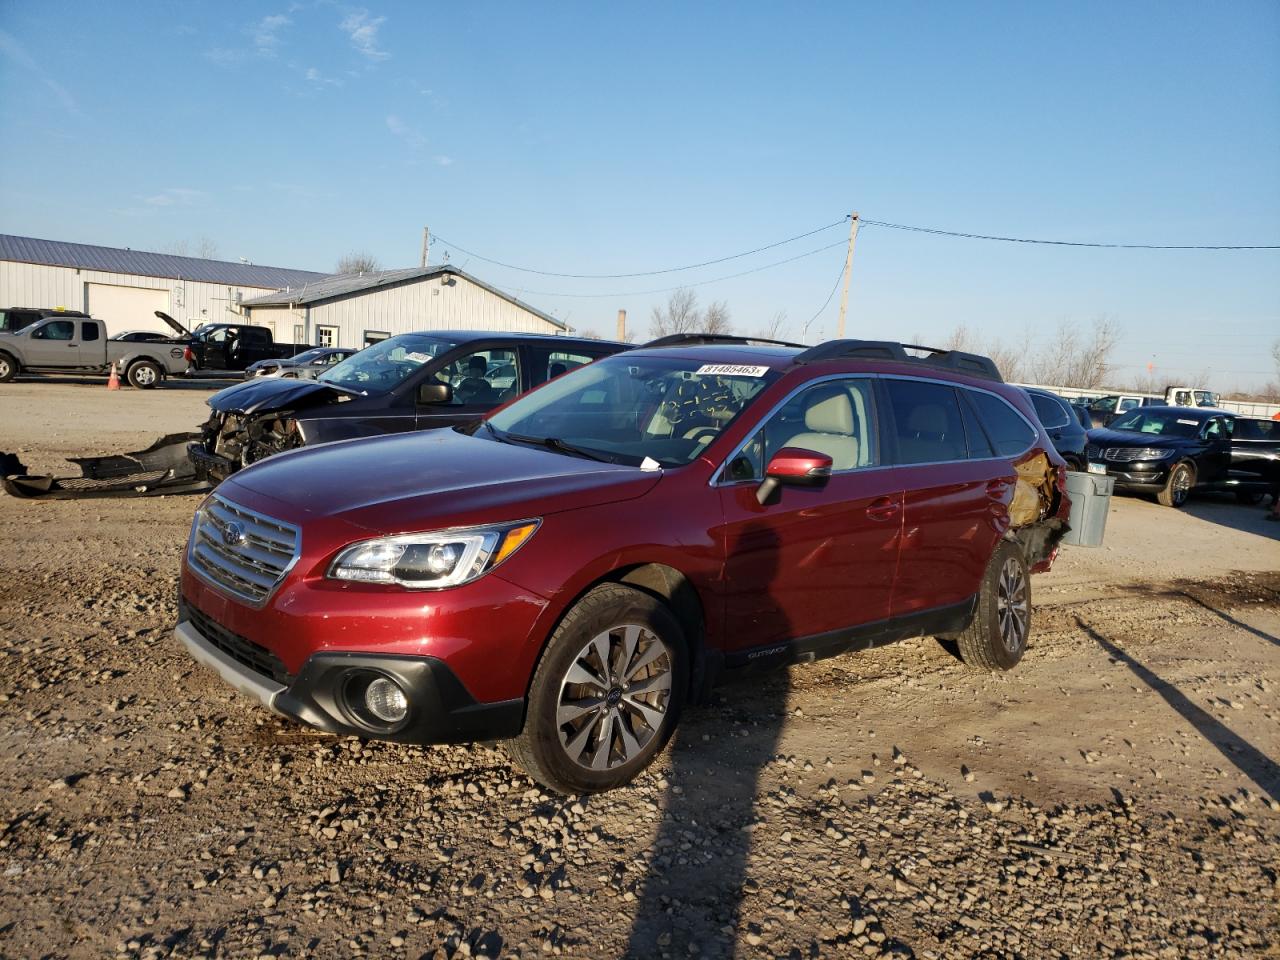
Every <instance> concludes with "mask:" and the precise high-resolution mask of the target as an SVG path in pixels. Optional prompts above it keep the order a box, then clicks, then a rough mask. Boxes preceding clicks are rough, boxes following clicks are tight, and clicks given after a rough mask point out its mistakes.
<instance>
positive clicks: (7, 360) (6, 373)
mask: <svg viewBox="0 0 1280 960" xmlns="http://www.w3.org/2000/svg"><path fill="white" fill-rule="evenodd" d="M21 369H22V368H21V366H20V365H19V364H18V361H17V360H15V359H13V357H11V356H9V354H7V353H0V383H8V382H9V381H10V380H12V379H13V378H14V377H16V376H17V375H18V371H19V370H21Z"/></svg>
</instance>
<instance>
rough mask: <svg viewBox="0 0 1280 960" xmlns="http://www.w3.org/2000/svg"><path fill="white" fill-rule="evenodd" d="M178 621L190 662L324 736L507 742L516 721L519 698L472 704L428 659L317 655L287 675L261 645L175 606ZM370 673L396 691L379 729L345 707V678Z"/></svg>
mask: <svg viewBox="0 0 1280 960" xmlns="http://www.w3.org/2000/svg"><path fill="white" fill-rule="evenodd" d="M178 616H179V622H178V626H177V628H176V629H175V630H174V636H175V637H176V638H177V640H178V641H179V642H180V643H181V644H182V645H183V646H184V647H185V648H186V649H187V652H188V653H190V654H191V656H192V657H193V658H194V659H195V660H197V661H199V662H200V663H202V664H204V665H205V666H207V667H209V668H211V669H212V670H213V671H214V672H215V673H217V674H218V675H219V676H220V677H222V679H223V680H225V681H226V682H227V683H228V684H230V685H231V686H232V687H234V688H235V689H236V690H238V691H239V692H240V693H243V694H245V695H246V696H248V697H250V698H252V699H254V700H256V701H258V702H259V703H260V704H262V705H263V706H264V707H266V708H267V709H268V710H271V711H272V712H274V713H277V714H279V715H280V716H283V717H288V718H290V719H292V720H296V721H298V722H300V723H305V724H307V725H308V726H311V727H315V728H317V729H319V730H323V731H325V732H327V733H332V734H337V735H339V736H358V737H367V738H372V739H378V740H391V741H394V742H397V743H417V744H432V743H466V742H472V741H476V740H500V739H505V738H508V737H513V736H515V735H517V734H518V733H519V732H520V728H521V726H522V724H523V722H524V700H523V699H515V700H505V701H499V702H496V703H478V702H477V701H476V700H475V699H474V698H473V697H472V696H471V695H470V693H468V692H467V689H466V687H464V686H463V685H462V683H461V681H459V680H458V678H457V676H455V675H454V673H453V671H452V670H450V669H449V667H448V666H447V665H446V664H445V663H444V662H443V661H441V660H439V659H437V658H435V657H414V656H396V655H386V654H364V653H317V654H314V655H313V656H311V657H309V658H308V659H307V661H306V662H305V663H304V664H303V666H302V669H301V670H300V671H299V672H298V674H297V675H296V676H292V675H289V674H287V673H286V672H285V669H284V666H283V664H282V663H280V661H279V660H278V659H276V658H275V657H274V656H273V655H272V654H270V653H269V652H268V651H267V650H266V649H265V648H263V647H260V646H258V645H257V644H254V643H252V641H249V640H247V639H246V638H244V637H240V636H238V635H236V634H234V633H231V631H229V630H226V629H225V628H223V627H221V626H219V625H217V624H214V623H213V622H212V621H210V620H209V619H208V618H207V617H206V616H205V615H204V614H202V613H200V612H199V611H195V610H193V609H192V608H190V607H189V606H188V605H187V604H185V603H183V604H181V605H180V607H179V615H178ZM202 628H203V629H202ZM371 675H377V676H383V677H388V678H390V679H392V680H394V681H395V682H396V683H397V684H398V685H399V687H400V689H401V690H403V691H404V693H405V695H406V697H407V699H408V701H409V713H408V716H407V717H406V718H405V720H403V721H401V722H400V723H398V724H380V723H378V722H377V721H376V720H373V719H372V718H370V717H368V716H367V715H365V716H363V717H362V716H361V712H360V711H359V709H358V704H352V703H349V702H348V695H347V694H348V691H349V690H350V689H351V688H352V680H353V678H356V679H358V678H361V677H364V678H367V677H369V676H371Z"/></svg>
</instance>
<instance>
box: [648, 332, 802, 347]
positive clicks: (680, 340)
mask: <svg viewBox="0 0 1280 960" xmlns="http://www.w3.org/2000/svg"><path fill="white" fill-rule="evenodd" d="M714 343H724V344H734V343H736V344H739V345H743V344H746V345H749V344H753V343H768V344H773V345H774V346H778V347H800V348H801V349H804V347H806V346H807V344H803V343H791V342H790V341H788V340H770V339H769V338H768V337H736V336H734V335H732V334H729V333H673V334H671V335H670V336H666V337H659V338H658V339H657V340H650V341H649V342H648V343H642V344H640V346H639V347H637V348H636V349H638V350H643V349H646V348H648V347H692V346H697V345H699V344H714Z"/></svg>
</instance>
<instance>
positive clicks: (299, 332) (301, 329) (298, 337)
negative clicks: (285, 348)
mask: <svg viewBox="0 0 1280 960" xmlns="http://www.w3.org/2000/svg"><path fill="white" fill-rule="evenodd" d="M306 335H307V328H306V327H305V326H303V325H302V324H300V323H295V324H294V325H293V342H294V343H306V340H305V339H304V338H305V337H306Z"/></svg>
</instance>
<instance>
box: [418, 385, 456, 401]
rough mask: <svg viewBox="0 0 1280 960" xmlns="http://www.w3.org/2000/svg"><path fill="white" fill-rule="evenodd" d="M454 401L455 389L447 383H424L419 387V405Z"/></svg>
mask: <svg viewBox="0 0 1280 960" xmlns="http://www.w3.org/2000/svg"><path fill="white" fill-rule="evenodd" d="M452 399H453V387H451V386H449V384H447V383H424V384H423V385H422V386H420V387H418V402H419V403H448V402H449V401H450V400H452Z"/></svg>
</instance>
